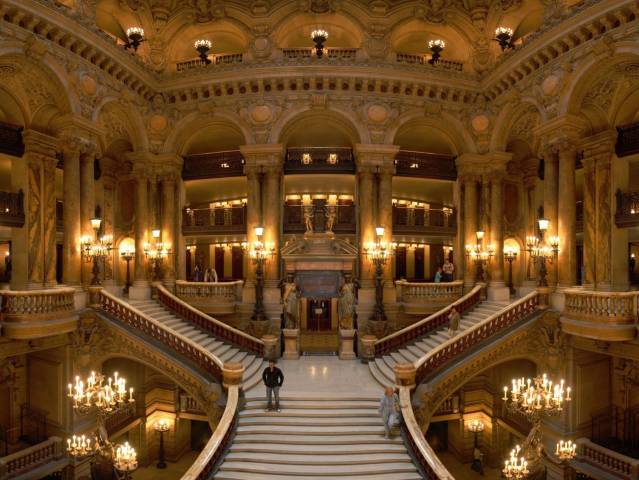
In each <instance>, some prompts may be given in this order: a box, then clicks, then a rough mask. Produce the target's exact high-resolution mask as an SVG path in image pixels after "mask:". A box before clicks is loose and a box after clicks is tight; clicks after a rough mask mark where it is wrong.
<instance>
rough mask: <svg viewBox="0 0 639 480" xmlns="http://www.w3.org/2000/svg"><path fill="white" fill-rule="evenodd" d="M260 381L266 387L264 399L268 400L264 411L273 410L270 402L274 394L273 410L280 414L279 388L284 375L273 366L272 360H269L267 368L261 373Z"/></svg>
mask: <svg viewBox="0 0 639 480" xmlns="http://www.w3.org/2000/svg"><path fill="white" fill-rule="evenodd" d="M262 381H263V382H264V385H265V386H266V398H267V400H268V404H267V406H266V411H269V410H273V402H272V401H271V400H272V397H273V394H275V410H277V411H278V412H280V411H281V410H280V387H281V386H282V383H284V374H283V373H282V370H280V369H279V368H277V367H276V366H275V362H274V361H273V360H269V362H268V367H266V368H265V369H264V372H262Z"/></svg>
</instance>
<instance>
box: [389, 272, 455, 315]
mask: <svg viewBox="0 0 639 480" xmlns="http://www.w3.org/2000/svg"><path fill="white" fill-rule="evenodd" d="M395 286H396V288H397V299H398V300H399V302H400V303H401V305H402V309H403V311H404V313H408V314H426V313H433V312H436V311H437V310H440V309H441V308H444V307H446V306H447V305H450V304H451V303H453V302H454V301H455V300H457V299H459V298H461V296H462V295H463V293H464V282H463V280H455V281H454V282H441V283H414V282H408V281H406V280H399V281H397V282H395Z"/></svg>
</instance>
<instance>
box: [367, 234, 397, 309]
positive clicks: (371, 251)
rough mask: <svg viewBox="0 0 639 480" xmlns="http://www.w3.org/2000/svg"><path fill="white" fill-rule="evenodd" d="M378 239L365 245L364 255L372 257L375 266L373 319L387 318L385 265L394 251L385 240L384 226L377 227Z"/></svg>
mask: <svg viewBox="0 0 639 480" xmlns="http://www.w3.org/2000/svg"><path fill="white" fill-rule="evenodd" d="M375 235H376V239H375V241H374V242H369V243H368V244H367V245H365V246H364V255H366V256H367V257H368V258H370V259H371V261H372V262H373V265H374V266H375V310H374V312H373V315H372V316H371V320H376V321H383V320H386V312H385V311H384V290H383V288H382V287H383V275H384V270H383V267H384V265H386V262H387V261H388V259H389V258H390V256H391V255H392V253H393V249H392V245H388V244H387V243H386V242H385V241H384V240H383V238H384V227H376V228H375Z"/></svg>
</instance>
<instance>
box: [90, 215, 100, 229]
mask: <svg viewBox="0 0 639 480" xmlns="http://www.w3.org/2000/svg"><path fill="white" fill-rule="evenodd" d="M100 225H102V220H101V219H100V218H97V217H96V218H92V219H91V228H92V229H93V230H96V231H97V230H100Z"/></svg>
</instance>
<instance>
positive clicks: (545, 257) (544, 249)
mask: <svg viewBox="0 0 639 480" xmlns="http://www.w3.org/2000/svg"><path fill="white" fill-rule="evenodd" d="M537 222H538V226H539V234H538V235H537V236H534V235H532V236H528V237H526V251H527V252H528V253H529V254H530V258H532V259H533V262H534V263H535V264H539V280H538V282H537V285H538V286H540V287H547V286H548V281H547V280H546V275H548V270H547V268H546V262H547V263H550V264H552V263H553V261H554V259H555V258H556V257H557V254H558V253H559V237H557V236H552V237H550V238H549V239H548V241H546V240H544V235H545V233H546V231H547V230H548V227H549V226H550V220H547V219H545V218H540V219H539V220H538V221H537Z"/></svg>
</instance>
